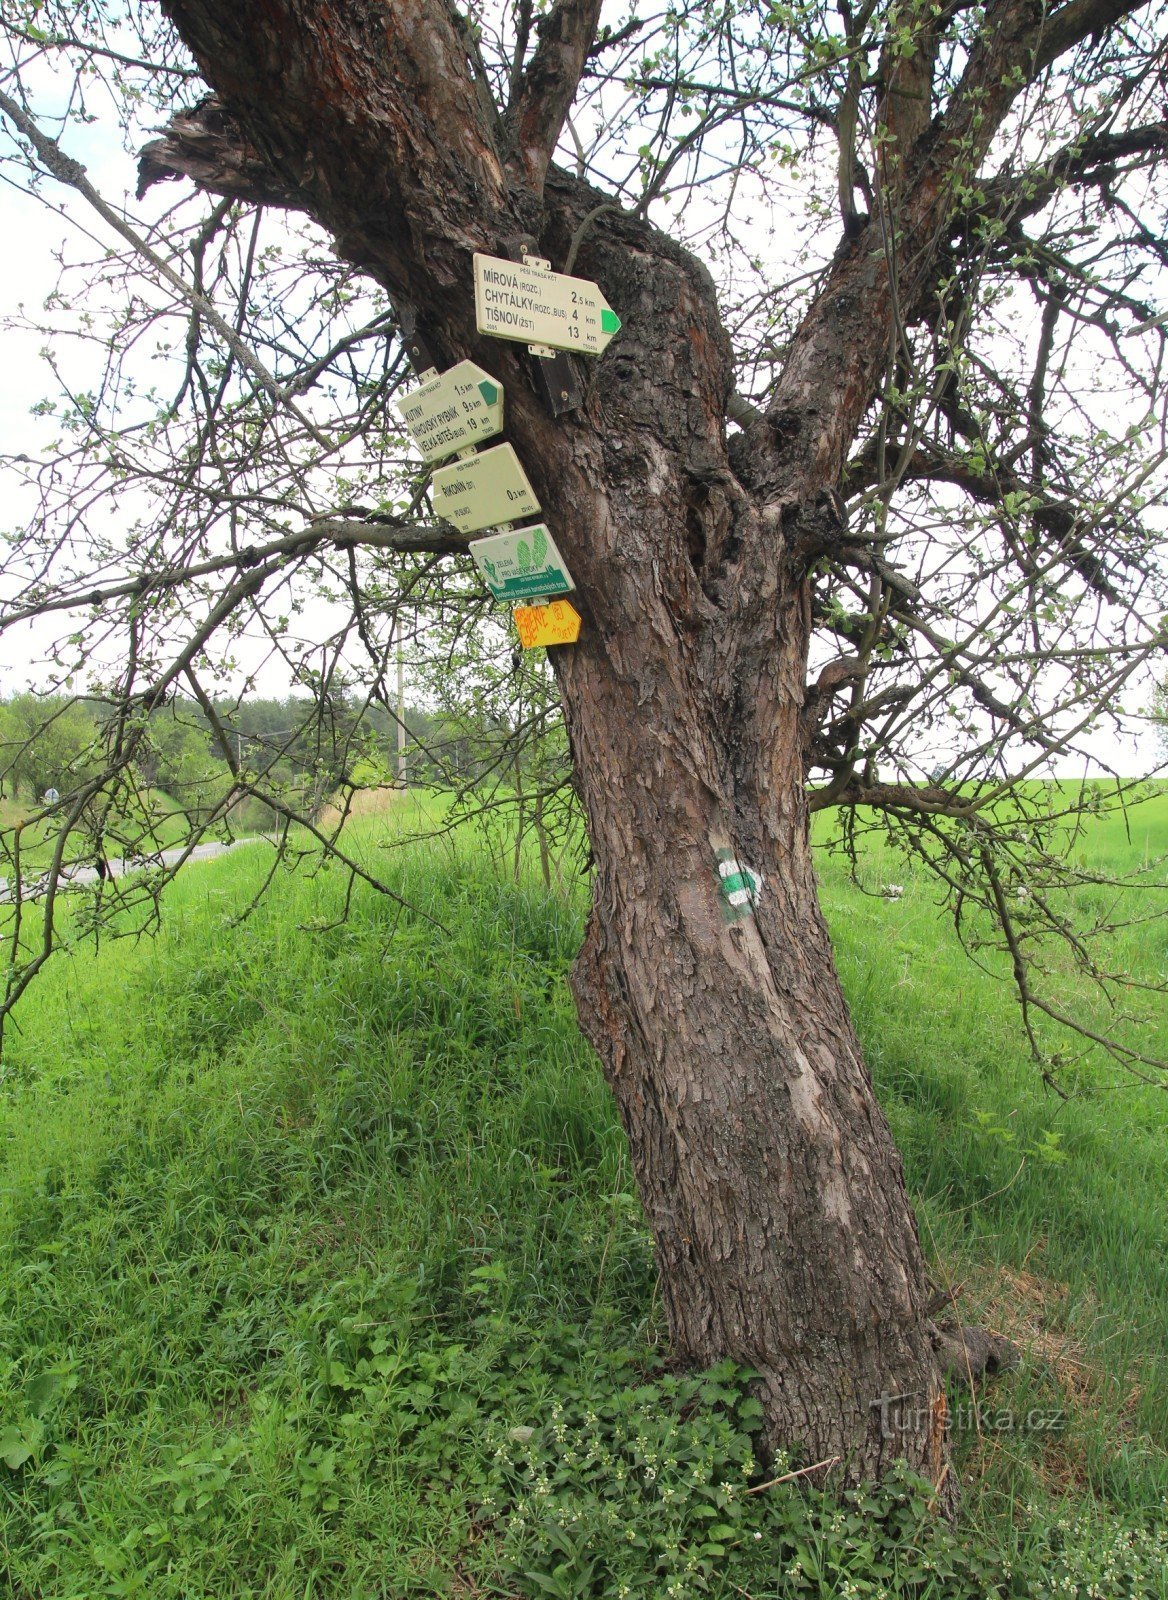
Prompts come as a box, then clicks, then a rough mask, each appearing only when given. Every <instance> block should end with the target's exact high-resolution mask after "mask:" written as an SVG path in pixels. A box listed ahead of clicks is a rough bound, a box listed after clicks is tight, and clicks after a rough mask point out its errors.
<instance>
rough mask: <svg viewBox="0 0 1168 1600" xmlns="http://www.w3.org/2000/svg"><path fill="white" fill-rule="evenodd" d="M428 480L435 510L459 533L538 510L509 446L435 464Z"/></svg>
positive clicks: (496, 524)
mask: <svg viewBox="0 0 1168 1600" xmlns="http://www.w3.org/2000/svg"><path fill="white" fill-rule="evenodd" d="M432 483H433V490H434V509H435V511H436V512H437V513H438V515H439V516H440V517H445V518H446V520H447V521H448V522H453V524H454V526H455V527H456V528H461V529H462V531H463V533H477V532H478V530H479V529H480V528H495V527H498V525H499V524H500V523H501V522H514V521H516V520H517V519H518V518H519V517H533V516H535V515H536V514H537V513H538V511H539V501H538V500H537V499H536V498H535V490H534V489H533V488H532V487H531V484H530V483H528V481H527V474H526V472H524V470H523V468H522V467H521V466H520V465H519V457H518V456H517V455H516V454H515V448H514V446H513V445H509V444H497V445H495V446H494V447H493V448H492V449H490V450H482V451H480V452H479V453H478V454H477V455H473V456H466V457H464V459H463V460H461V461H452V462H451V463H450V465H449V466H448V467H439V468H438V469H437V471H436V472H435V473H434V477H433V480H432Z"/></svg>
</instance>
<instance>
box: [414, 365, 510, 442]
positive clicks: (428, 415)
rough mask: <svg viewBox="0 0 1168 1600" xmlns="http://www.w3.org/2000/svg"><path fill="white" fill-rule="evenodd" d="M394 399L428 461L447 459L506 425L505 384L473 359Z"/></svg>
mask: <svg viewBox="0 0 1168 1600" xmlns="http://www.w3.org/2000/svg"><path fill="white" fill-rule="evenodd" d="M394 404H395V405H396V406H397V409H398V411H399V412H400V414H401V419H402V421H403V422H404V423H405V425H406V427H407V428H408V429H409V433H410V438H411V439H412V440H413V441H414V443H415V444H416V445H417V447H418V449H419V450H420V451H421V452H422V456H423V458H424V459H425V460H426V461H441V460H442V459H443V457H445V456H452V455H453V454H454V452H455V451H456V450H465V449H466V448H467V446H468V445H472V444H479V443H480V442H481V441H482V440H483V439H493V438H494V437H495V435H496V434H497V433H502V431H503V385H502V384H501V383H499V382H498V380H497V379H495V378H492V377H491V375H490V373H489V372H484V371H483V369H482V367H479V366H476V365H475V363H474V362H473V361H460V362H459V363H458V365H457V366H456V367H451V368H450V369H449V370H448V371H446V372H443V373H441V374H439V375H438V376H436V377H433V378H428V379H427V380H426V382H425V383H423V384H422V386H421V388H420V389H415V390H414V392H413V394H408V395H406V397H405V398H404V399H403V400H395V401H394Z"/></svg>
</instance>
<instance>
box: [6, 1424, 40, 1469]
mask: <svg viewBox="0 0 1168 1600" xmlns="http://www.w3.org/2000/svg"><path fill="white" fill-rule="evenodd" d="M44 1436H45V1430H44V1428H43V1427H42V1426H41V1424H40V1423H39V1422H37V1421H35V1420H34V1421H32V1422H28V1423H26V1424H25V1425H24V1427H23V1428H19V1427H17V1425H16V1424H15V1423H14V1422H12V1423H9V1425H8V1427H7V1428H5V1430H4V1432H3V1433H0V1461H3V1463H4V1465H5V1466H6V1467H11V1469H12V1471H13V1472H15V1471H16V1470H17V1469H18V1468H19V1467H23V1466H24V1464H25V1462H26V1461H27V1460H28V1459H29V1457H30V1456H33V1455H35V1454H36V1452H37V1449H38V1447H39V1445H40V1442H41V1440H42V1439H43V1438H44Z"/></svg>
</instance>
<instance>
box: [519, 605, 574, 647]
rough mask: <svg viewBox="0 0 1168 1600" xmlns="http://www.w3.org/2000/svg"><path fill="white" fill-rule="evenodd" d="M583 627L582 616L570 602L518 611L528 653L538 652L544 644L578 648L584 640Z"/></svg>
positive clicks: (520, 631)
mask: <svg viewBox="0 0 1168 1600" xmlns="http://www.w3.org/2000/svg"><path fill="white" fill-rule="evenodd" d="M580 623H581V617H580V613H579V612H578V611H577V610H576V607H575V606H574V605H573V604H572V602H571V601H570V600H552V601H549V603H548V604H547V605H546V606H516V608H515V626H516V628H517V629H518V630H519V643H520V644H521V645H522V646H523V648H524V649H525V650H535V649H536V648H537V647H538V646H539V645H541V644H542V645H556V644H575V643H576V640H577V639H578V638H579V637H580Z"/></svg>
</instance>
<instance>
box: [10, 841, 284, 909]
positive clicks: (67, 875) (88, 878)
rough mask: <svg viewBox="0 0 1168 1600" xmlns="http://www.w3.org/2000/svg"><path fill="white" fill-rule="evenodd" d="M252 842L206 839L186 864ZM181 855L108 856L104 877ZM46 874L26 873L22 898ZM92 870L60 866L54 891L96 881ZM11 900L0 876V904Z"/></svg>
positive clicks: (39, 888) (41, 886) (32, 895)
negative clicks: (61, 867) (58, 878)
mask: <svg viewBox="0 0 1168 1600" xmlns="http://www.w3.org/2000/svg"><path fill="white" fill-rule="evenodd" d="M256 843H258V840H256V839H233V840H232V841H231V843H230V844H224V843H223V842H222V841H221V840H219V839H208V840H206V841H205V842H204V843H202V844H197V845H196V846H195V847H194V849H193V850H192V851H191V853H190V855H189V856H188V857H187V861H188V862H191V861H213V860H214V859H215V857H216V856H225V855H226V854H227V852H228V851H229V850H238V849H239V847H240V846H241V845H245V844H256ZM183 854H184V852H183V851H182V850H181V849H179V850H162V851H160V852H159V853H158V854H157V855H149V856H127V857H125V858H123V857H122V856H110V857H109V858H108V859H107V861H106V876H107V877H111V878H125V877H129V876H130V874H131V873H135V872H147V871H149V870H150V869H151V868H158V867H173V866H174V865H175V864H176V862H179V861H181V860H182V858H183ZM46 876H47V874H45V873H43V872H38V873H30V874H28V876H27V877H26V878H25V880H24V898H25V899H26V900H37V899H39V898H40V896H41V895H42V894H43V893H44V890H45V886H46V884H45V880H46ZM98 876H99V874H98V871H97V868H96V867H92V866H85V865H82V864H81V863H80V862H77V863H75V864H74V865H72V866H67V867H64V868H63V869H62V871H61V878H60V882H59V883H58V885H57V887H58V889H69V888H74V887H79V886H82V885H84V884H87V883H96V882H97V881H98ZM11 899H12V894H11V891H10V888H9V883H8V879H7V878H2V877H0V901H7V900H11Z"/></svg>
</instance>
